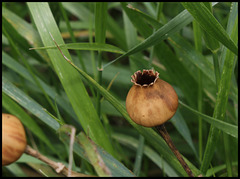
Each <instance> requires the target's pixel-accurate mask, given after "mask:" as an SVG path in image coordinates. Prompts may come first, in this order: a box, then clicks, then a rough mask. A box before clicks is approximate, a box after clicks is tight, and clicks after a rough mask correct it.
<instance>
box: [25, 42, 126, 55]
mask: <svg viewBox="0 0 240 179" xmlns="http://www.w3.org/2000/svg"><path fill="white" fill-rule="evenodd" d="M59 47H61V48H63V49H70V50H92V51H105V52H112V53H119V54H123V53H125V52H124V51H123V50H121V49H120V48H118V47H116V46H113V45H110V44H103V43H68V44H61V45H59ZM46 49H57V47H56V46H55V45H54V46H47V47H35V48H31V49H30V50H46Z"/></svg>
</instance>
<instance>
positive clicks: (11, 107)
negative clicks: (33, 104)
mask: <svg viewBox="0 0 240 179" xmlns="http://www.w3.org/2000/svg"><path fill="white" fill-rule="evenodd" d="M2 106H3V107H4V108H5V109H7V110H8V111H9V112H10V113H11V114H13V115H15V116H17V117H18V118H19V119H20V120H21V122H22V123H23V124H24V126H26V127H27V128H28V129H29V130H30V131H31V132H32V133H33V134H34V135H36V136H37V137H39V139H41V140H42V141H43V142H44V143H46V144H47V146H48V147H49V148H50V149H51V150H52V151H55V149H54V147H53V144H52V143H51V142H50V141H49V139H48V138H47V136H46V135H45V133H44V132H43V131H42V129H41V128H40V127H39V126H38V125H37V123H36V121H35V120H33V119H32V118H31V117H30V116H29V115H28V114H27V113H26V112H25V111H24V110H23V109H22V108H21V107H20V106H19V105H18V104H17V103H16V102H15V101H13V100H12V99H11V98H10V97H9V96H7V95H6V94H5V93H2Z"/></svg>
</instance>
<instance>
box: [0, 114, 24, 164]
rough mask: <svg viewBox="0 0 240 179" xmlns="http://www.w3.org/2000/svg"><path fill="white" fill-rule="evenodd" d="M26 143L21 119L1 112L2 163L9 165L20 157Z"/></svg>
mask: <svg viewBox="0 0 240 179" xmlns="http://www.w3.org/2000/svg"><path fill="white" fill-rule="evenodd" d="M26 145H27V140H26V135H25V130H24V127H23V125H22V123H21V121H20V120H19V119H18V118H17V117H15V116H13V115H11V114H4V113H2V165H3V166H4V165H9V164H11V163H13V162H15V161H16V160H18V159H19V158H20V156H21V155H22V153H23V152H24V150H25V148H26Z"/></svg>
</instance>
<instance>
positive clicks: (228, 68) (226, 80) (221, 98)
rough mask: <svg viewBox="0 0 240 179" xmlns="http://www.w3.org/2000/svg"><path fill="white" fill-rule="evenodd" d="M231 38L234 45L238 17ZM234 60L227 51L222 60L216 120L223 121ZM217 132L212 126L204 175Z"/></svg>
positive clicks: (202, 169)
mask: <svg viewBox="0 0 240 179" xmlns="http://www.w3.org/2000/svg"><path fill="white" fill-rule="evenodd" d="M230 34H231V35H230V36H231V38H232V39H234V41H235V43H237V39H238V17H236V18H235V24H234V28H233V30H232V32H231V33H230ZM234 58H235V55H234V53H232V51H230V49H229V50H227V53H226V58H225V60H224V66H223V72H222V75H221V80H220V84H219V90H218V96H217V100H216V104H215V108H214V113H213V117H214V118H218V119H220V120H224V119H225V114H226V108H227V103H228V94H229V90H230V84H231V77H232V71H233V67H234ZM219 133H220V132H219V130H218V129H216V128H214V127H213V126H212V127H211V129H210V132H209V137H208V141H207V146H206V150H205V153H204V157H203V162H202V165H201V171H203V172H204V173H206V171H207V169H208V166H209V164H210V162H211V160H212V157H213V154H214V151H215V148H216V146H217V141H218V140H217V139H218V137H219Z"/></svg>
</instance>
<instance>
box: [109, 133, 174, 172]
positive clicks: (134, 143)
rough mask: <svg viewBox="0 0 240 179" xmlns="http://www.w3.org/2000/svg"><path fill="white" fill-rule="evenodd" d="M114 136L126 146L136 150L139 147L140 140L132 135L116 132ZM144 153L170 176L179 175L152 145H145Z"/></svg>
mask: <svg viewBox="0 0 240 179" xmlns="http://www.w3.org/2000/svg"><path fill="white" fill-rule="evenodd" d="M112 137H113V138H114V139H116V140H117V141H118V142H120V143H121V144H123V145H125V146H126V147H128V148H132V149H133V150H134V151H135V150H137V149H138V143H139V141H138V140H137V139H135V138H134V137H132V136H129V135H124V134H120V133H114V134H113V135H112ZM143 153H144V155H146V156H147V157H148V158H149V159H151V160H152V161H153V162H154V163H155V164H156V165H157V166H158V167H159V168H161V169H162V170H164V172H165V173H166V174H167V175H168V176H169V177H179V175H178V174H177V173H176V172H175V170H174V169H173V168H172V167H171V166H170V165H169V164H168V163H167V162H166V161H165V160H164V159H163V158H162V157H160V156H159V154H158V153H157V152H155V151H154V150H153V149H152V148H151V147H150V146H148V145H144V150H143Z"/></svg>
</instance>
